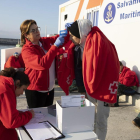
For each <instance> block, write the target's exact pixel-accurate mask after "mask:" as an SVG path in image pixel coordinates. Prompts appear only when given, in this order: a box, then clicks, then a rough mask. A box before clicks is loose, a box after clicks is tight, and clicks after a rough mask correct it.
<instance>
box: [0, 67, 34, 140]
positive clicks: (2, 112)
mask: <svg viewBox="0 0 140 140" xmlns="http://www.w3.org/2000/svg"><path fill="white" fill-rule="evenodd" d="M29 84H30V81H29V78H28V76H27V75H26V74H25V73H24V72H21V71H16V70H15V69H14V68H12V67H11V68H6V69H4V70H2V71H1V72H0V140H18V136H17V132H16V130H15V128H18V127H20V126H23V125H25V124H27V123H28V122H29V121H30V120H31V118H32V117H34V111H33V110H31V111H26V112H21V111H18V110H17V109H16V97H17V96H20V95H22V94H23V91H24V90H26V88H27V87H28V85H29Z"/></svg>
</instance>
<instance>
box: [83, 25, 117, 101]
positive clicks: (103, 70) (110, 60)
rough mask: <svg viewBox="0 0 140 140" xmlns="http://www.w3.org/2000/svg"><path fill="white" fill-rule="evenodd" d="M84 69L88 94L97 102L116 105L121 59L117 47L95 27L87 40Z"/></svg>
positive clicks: (84, 79)
mask: <svg viewBox="0 0 140 140" xmlns="http://www.w3.org/2000/svg"><path fill="white" fill-rule="evenodd" d="M82 67H83V68H82V69H83V81H84V85H85V88H86V91H87V93H88V94H89V95H90V96H91V97H93V98H95V99H97V100H101V101H104V102H108V103H115V102H116V97H117V96H116V94H117V85H118V79H119V68H120V65H119V59H118V55H117V52H116V49H115V46H114V45H113V44H112V43H111V42H110V41H109V40H108V39H107V37H106V36H105V35H104V34H103V33H102V32H101V31H100V29H99V28H98V27H93V28H92V29H91V31H90V33H89V34H88V36H87V38H86V42H85V46H84V52H83V60H82Z"/></svg>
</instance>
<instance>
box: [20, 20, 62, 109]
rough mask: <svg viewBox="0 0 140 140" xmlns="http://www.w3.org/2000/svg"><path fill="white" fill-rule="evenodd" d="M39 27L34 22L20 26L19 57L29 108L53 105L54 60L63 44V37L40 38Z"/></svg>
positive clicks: (28, 21)
mask: <svg viewBox="0 0 140 140" xmlns="http://www.w3.org/2000/svg"><path fill="white" fill-rule="evenodd" d="M39 30H40V27H38V26H37V23H36V21H34V20H25V21H23V23H22V24H21V26H20V31H21V43H22V45H23V47H22V51H21V55H22V58H23V61H24V64H25V68H26V69H25V73H26V74H27V75H28V76H29V79H30V85H29V87H28V88H27V90H26V91H25V95H26V98H27V104H28V106H29V108H37V107H46V106H49V105H52V104H53V99H54V84H55V65H54V64H55V63H54V58H55V56H56V54H57V52H58V50H59V48H58V47H60V46H61V45H62V44H63V43H64V36H59V35H56V36H52V37H40V31H39Z"/></svg>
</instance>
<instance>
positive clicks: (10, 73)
mask: <svg viewBox="0 0 140 140" xmlns="http://www.w3.org/2000/svg"><path fill="white" fill-rule="evenodd" d="M0 75H2V76H5V77H12V78H13V80H14V82H15V81H16V80H19V81H20V85H19V86H20V87H21V86H22V85H29V84H30V81H29V78H28V76H27V75H26V74H25V73H24V72H22V71H16V70H15V69H14V68H13V67H10V68H5V69H4V70H2V71H0Z"/></svg>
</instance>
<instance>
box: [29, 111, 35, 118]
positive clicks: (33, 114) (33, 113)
mask: <svg viewBox="0 0 140 140" xmlns="http://www.w3.org/2000/svg"><path fill="white" fill-rule="evenodd" d="M29 112H31V113H32V118H33V117H34V116H35V112H34V111H33V110H29Z"/></svg>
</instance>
